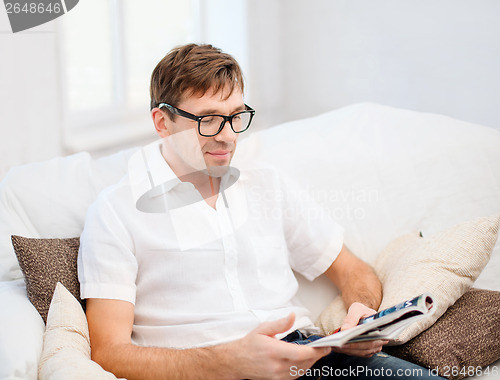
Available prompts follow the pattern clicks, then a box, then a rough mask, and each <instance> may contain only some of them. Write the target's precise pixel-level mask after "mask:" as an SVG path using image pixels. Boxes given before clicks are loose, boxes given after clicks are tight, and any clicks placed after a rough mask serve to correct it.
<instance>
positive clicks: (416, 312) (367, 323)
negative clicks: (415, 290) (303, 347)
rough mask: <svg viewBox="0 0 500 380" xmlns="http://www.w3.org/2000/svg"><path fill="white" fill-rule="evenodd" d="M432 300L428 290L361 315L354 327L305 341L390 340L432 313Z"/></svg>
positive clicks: (337, 344)
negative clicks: (369, 314)
mask: <svg viewBox="0 0 500 380" xmlns="http://www.w3.org/2000/svg"><path fill="white" fill-rule="evenodd" d="M433 303H434V301H433V299H432V295H431V294H430V293H424V294H421V295H419V296H418V297H415V298H413V299H411V300H407V301H404V302H401V303H400V304H397V305H394V306H392V307H390V308H388V309H385V310H382V311H379V312H378V313H376V314H374V315H372V316H369V317H366V318H362V319H361V320H360V321H359V324H358V325H357V326H356V327H353V328H351V329H348V330H344V331H340V332H337V333H334V334H332V335H329V336H326V337H324V338H321V339H318V340H316V341H314V342H311V343H309V344H308V345H309V346H311V347H327V346H331V347H340V346H343V345H344V344H346V343H355V342H361V341H368V340H378V339H384V340H394V339H396V338H397V337H398V336H399V335H400V334H401V333H402V332H403V331H404V330H405V329H406V328H407V327H408V326H409V325H410V324H412V323H415V322H416V321H418V320H420V319H423V318H426V317H427V316H429V315H431V314H432V313H434V310H435V308H433Z"/></svg>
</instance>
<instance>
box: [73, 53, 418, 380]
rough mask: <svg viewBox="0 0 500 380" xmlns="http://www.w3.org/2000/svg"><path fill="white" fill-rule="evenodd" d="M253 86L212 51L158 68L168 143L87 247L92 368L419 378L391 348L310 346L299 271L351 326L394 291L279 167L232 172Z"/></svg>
mask: <svg viewBox="0 0 500 380" xmlns="http://www.w3.org/2000/svg"><path fill="white" fill-rule="evenodd" d="M243 90H244V86H243V78H242V74H241V70H240V68H239V66H238V64H237V62H236V61H235V60H234V59H233V58H232V57H231V56H229V55H228V54H225V53H223V52H221V51H220V50H218V49H216V48H214V47H212V46H210V45H201V46H199V45H195V44H190V45H186V46H182V47H179V48H176V49H174V50H173V51H171V52H170V53H169V54H168V55H167V56H166V57H165V58H164V59H163V60H162V61H161V62H160V63H159V64H158V65H157V67H156V68H155V70H154V72H153V75H152V78H151V113H152V118H153V122H154V125H155V128H156V131H157V133H158V135H159V136H160V137H161V138H162V140H161V143H154V144H151V145H149V146H147V147H145V148H144V149H143V150H141V151H140V152H139V153H137V154H136V155H135V156H134V157H133V158H132V159H131V161H130V164H129V174H128V176H126V177H125V178H124V179H123V180H122V181H121V182H120V183H118V184H117V185H114V186H111V187H109V188H107V189H106V190H104V191H103V192H102V193H101V194H100V196H99V197H98V199H97V201H96V202H95V203H94V204H93V205H92V206H91V207H90V209H89V212H88V215H87V220H86V224H85V229H84V232H83V234H82V237H81V245H80V255H79V279H80V282H81V293H82V298H86V299H87V319H88V323H89V330H90V338H91V346H92V358H93V360H95V361H96V362H98V363H99V364H101V365H102V367H103V368H104V369H106V370H108V371H111V372H113V373H115V374H116V375H117V376H118V377H125V378H127V379H129V380H131V379H160V378H161V379H197V378H200V379H243V378H248V379H289V378H297V377H298V376H299V375H300V374H303V373H305V372H303V371H305V370H306V369H309V368H311V367H312V366H313V365H314V364H315V363H316V362H318V361H319V360H320V359H321V360H320V361H319V362H318V363H317V364H316V365H317V366H318V365H320V364H321V365H330V366H335V367H337V368H341V367H342V366H357V365H363V366H365V367H366V368H382V367H385V368H390V367H392V368H400V367H401V368H408V367H410V368H419V367H417V366H412V365H411V364H410V363H406V362H403V361H401V360H399V359H396V358H392V357H389V356H387V355H383V356H377V357H374V356H373V355H374V354H376V353H378V352H380V351H381V349H382V345H383V344H385V343H387V342H385V341H374V342H365V343H357V344H350V345H346V346H344V347H342V348H339V349H335V351H336V353H331V349H330V348H311V347H307V346H305V345H303V344H302V343H304V342H305V341H307V340H306V339H302V338H304V337H307V336H309V335H312V334H317V329H316V328H315V327H314V326H313V325H312V322H311V321H310V319H309V317H308V313H307V310H305V309H304V308H303V307H301V306H300V305H299V304H298V303H297V301H296V300H295V298H294V295H295V293H296V291H297V282H296V280H295V278H294V276H293V273H292V269H294V270H296V271H297V272H300V273H302V274H303V275H304V276H306V278H308V279H311V280H312V279H314V278H316V277H317V276H319V275H320V274H322V273H325V274H326V275H327V276H328V278H329V279H331V281H332V282H333V284H334V285H336V286H337V287H338V288H339V289H340V290H341V292H342V296H343V299H344V301H345V304H346V306H348V310H349V311H348V315H347V317H346V319H345V322H344V325H343V326H342V328H343V329H346V328H349V327H353V326H355V325H356V324H357V322H358V321H359V319H360V318H361V317H363V316H367V315H371V314H373V313H375V310H376V309H377V308H378V306H379V304H380V302H381V297H382V289H381V285H380V282H379V280H378V279H377V277H376V275H375V274H374V272H373V271H372V269H371V268H370V267H369V266H368V265H367V264H365V263H364V262H362V261H361V260H359V259H358V258H356V256H354V255H353V254H352V253H351V252H350V251H349V250H348V249H347V248H346V247H345V246H344V245H343V243H342V232H343V230H342V228H341V227H340V226H338V225H336V224H335V223H334V222H333V221H331V220H329V219H328V218H327V217H325V215H322V216H321V218H320V217H315V218H308V217H307V211H311V207H312V208H313V209H314V210H315V211H317V210H316V209H317V206H315V205H312V204H311V203H310V202H309V201H307V200H303V199H297V197H294V196H293V193H294V191H293V186H291V185H290V184H288V183H287V182H284V181H282V180H281V179H280V177H279V176H277V175H276V173H275V172H274V171H273V170H272V169H268V168H251V169H248V170H246V171H242V172H241V173H240V171H239V170H238V169H237V168H233V167H231V166H230V163H231V160H232V157H233V155H234V154H235V150H236V144H237V140H238V135H239V134H240V133H242V132H244V131H245V130H246V129H247V128H248V127H249V126H250V123H251V121H252V118H253V115H254V111H253V110H252V109H251V108H250V107H249V106H247V105H245V103H244V102H243ZM262 194H266V196H262ZM299 198H300V197H299ZM304 211H305V212H304ZM310 339H315V337H313V338H310ZM291 341H293V342H295V343H298V344H291V343H290V342H291ZM346 368H347V367H346ZM423 373H424V375H425V373H426V372H423ZM422 377H425V376H422Z"/></svg>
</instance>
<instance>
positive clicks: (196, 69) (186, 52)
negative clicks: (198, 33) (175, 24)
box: [150, 44, 243, 118]
mask: <svg viewBox="0 0 500 380" xmlns="http://www.w3.org/2000/svg"><path fill="white" fill-rule="evenodd" d="M226 85H229V87H230V92H229V94H227V95H226V96H227V97H229V96H231V94H232V92H233V90H234V88H235V86H238V87H239V89H240V90H241V92H243V75H242V72H241V68H240V66H239V65H238V62H236V60H235V59H234V58H233V57H232V56H231V55H229V54H227V53H224V52H222V50H220V49H218V48H216V47H213V46H212V45H197V44H188V45H184V46H179V47H176V48H174V49H172V50H171V51H170V52H169V53H168V54H167V55H166V56H165V57H164V58H163V59H162V60H161V61H160V62H159V63H158V65H156V67H155V69H154V70H153V74H152V75H151V87H150V94H151V109H153V108H154V107H157V106H158V104H159V103H168V104H171V105H173V106H174V107H175V106H177V105H178V104H179V103H180V102H181V100H182V97H183V96H192V95H195V94H196V95H199V96H203V95H204V94H205V93H206V92H207V91H208V90H210V89H212V88H213V89H214V91H215V92H216V93H217V92H219V91H220V90H222V89H223V88H224V87H225V86H226ZM169 115H170V117H171V118H173V115H172V114H170V112H169Z"/></svg>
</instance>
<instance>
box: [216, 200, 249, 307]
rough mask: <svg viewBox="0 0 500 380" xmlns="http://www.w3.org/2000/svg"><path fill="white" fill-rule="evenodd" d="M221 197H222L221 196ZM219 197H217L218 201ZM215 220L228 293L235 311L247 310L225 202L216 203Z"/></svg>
mask: <svg viewBox="0 0 500 380" xmlns="http://www.w3.org/2000/svg"><path fill="white" fill-rule="evenodd" d="M220 195H222V197H223V196H224V195H223V194H220ZM220 198H221V196H219V199H220ZM217 220H218V222H219V227H220V231H221V234H222V244H223V247H224V274H225V277H226V282H227V286H228V290H229V293H230V294H231V297H232V299H233V306H234V309H235V310H236V311H246V310H248V309H249V308H248V305H247V303H246V301H245V296H244V293H243V289H242V288H241V283H240V280H239V276H238V244H237V241H236V236H235V229H234V226H233V222H232V220H231V211H230V209H229V207H228V205H227V200H224V202H217Z"/></svg>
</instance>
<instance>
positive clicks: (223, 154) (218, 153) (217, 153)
mask: <svg viewBox="0 0 500 380" xmlns="http://www.w3.org/2000/svg"><path fill="white" fill-rule="evenodd" d="M230 153H231V152H230V151H229V150H214V151H211V152H207V154H209V155H210V156H212V157H214V158H219V159H225V158H229V154H230Z"/></svg>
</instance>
